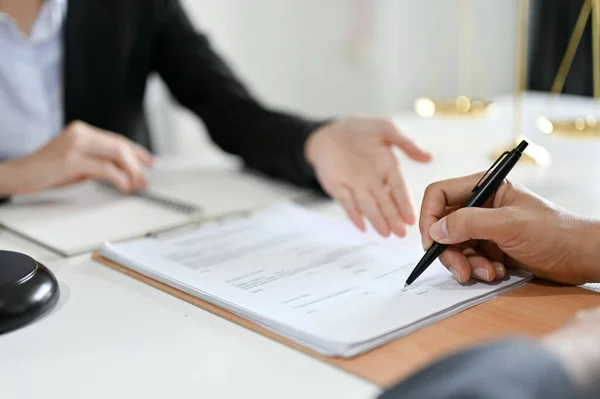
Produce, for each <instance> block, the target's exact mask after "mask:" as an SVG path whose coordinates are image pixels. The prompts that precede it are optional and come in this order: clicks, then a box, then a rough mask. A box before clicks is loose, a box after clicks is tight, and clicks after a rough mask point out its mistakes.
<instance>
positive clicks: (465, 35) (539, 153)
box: [415, 0, 551, 165]
mask: <svg viewBox="0 0 600 399" xmlns="http://www.w3.org/2000/svg"><path fill="white" fill-rule="evenodd" d="M468 3H469V1H468V0H459V4H460V6H461V7H460V9H461V16H460V17H461V20H462V21H463V23H461V28H462V34H461V42H462V43H461V49H462V53H463V57H461V63H460V65H459V70H460V72H461V87H460V90H461V91H463V90H464V88H463V87H462V86H464V82H465V81H466V80H469V79H472V78H473V74H472V73H471V72H470V71H469V69H468V65H470V64H471V65H472V64H473V62H472V58H473V56H472V54H469V56H466V54H467V52H468V51H470V47H471V46H470V43H469V41H470V38H471V37H473V33H472V32H473V28H472V26H473V22H472V21H473V19H472V16H471V13H470V5H469V4H468ZM528 25H529V0H519V33H518V39H517V40H518V43H517V45H518V56H517V79H516V80H517V84H516V90H515V109H514V112H515V114H514V139H513V142H511V143H510V144H509V145H507V146H506V148H502V149H498V150H496V151H493V153H492V154H491V155H492V157H493V158H494V159H497V158H498V157H499V156H500V154H502V153H503V152H505V151H510V150H512V149H513V148H514V146H515V145H516V144H518V143H519V142H520V141H521V140H523V139H526V137H525V136H524V135H523V133H522V132H521V129H522V119H523V96H524V92H525V89H526V70H527V40H528V34H527V32H528ZM479 72H480V70H479ZM480 78H481V76H480ZM480 80H481V79H480ZM463 93H464V91H463ZM415 111H416V113H417V114H418V115H419V116H422V117H425V118H431V117H433V116H441V117H445V118H473V119H475V118H481V117H486V116H489V115H490V114H493V113H494V104H492V103H491V102H490V101H487V100H484V99H477V98H471V97H468V96H465V95H460V96H457V97H456V98H451V99H446V100H432V99H430V98H427V97H420V98H419V99H417V100H416V102H415ZM527 141H528V142H529V146H528V147H527V150H526V152H525V153H524V154H523V157H522V161H526V162H527V161H528V162H530V163H536V164H538V165H548V164H549V163H550V159H551V158H550V154H549V153H548V151H547V150H546V149H545V148H544V147H542V146H540V145H538V144H535V143H533V142H532V141H531V140H530V139H527Z"/></svg>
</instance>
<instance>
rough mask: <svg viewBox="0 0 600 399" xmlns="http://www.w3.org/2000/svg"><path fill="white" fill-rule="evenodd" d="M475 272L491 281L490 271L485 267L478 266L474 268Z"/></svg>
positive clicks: (476, 275)
mask: <svg viewBox="0 0 600 399" xmlns="http://www.w3.org/2000/svg"><path fill="white" fill-rule="evenodd" d="M473 274H474V275H475V277H477V278H478V279H480V280H484V281H490V272H489V270H488V269H487V268H485V267H477V268H475V269H473Z"/></svg>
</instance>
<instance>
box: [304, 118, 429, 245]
mask: <svg viewBox="0 0 600 399" xmlns="http://www.w3.org/2000/svg"><path fill="white" fill-rule="evenodd" d="M394 147H398V148H400V149H401V150H402V151H404V153H406V155H408V156H409V157H410V158H412V159H414V160H416V161H419V162H428V161H430V160H431V155H430V154H429V153H427V152H426V151H424V150H422V149H421V148H419V147H418V146H417V145H416V144H415V143H414V142H413V141H412V140H410V139H409V138H407V137H405V136H403V135H402V133H401V132H400V130H398V128H397V127H396V125H395V124H394V123H393V122H392V121H391V120H388V119H375V118H351V119H345V120H342V121H340V122H335V123H331V124H329V125H326V126H324V127H322V128H321V129H319V130H317V131H316V132H315V133H314V134H313V135H312V136H311V137H310V138H309V139H308V141H307V143H306V158H307V159H308V161H309V163H310V164H311V165H312V167H313V168H314V169H315V172H316V174H317V178H318V179H319V182H320V183H321V186H322V187H323V189H324V190H325V192H327V194H329V195H330V196H332V197H333V198H335V199H337V200H338V201H339V202H340V204H341V205H342V206H343V207H344V209H345V210H346V212H347V213H348V216H349V217H350V219H351V220H352V221H353V222H354V224H355V225H356V226H357V227H358V228H359V229H361V230H363V231H364V230H365V222H364V219H363V215H365V216H366V217H367V218H368V219H369V221H370V222H371V224H372V225H373V227H374V228H375V229H376V230H377V232H378V233H379V234H381V235H383V236H386V237H387V236H389V235H390V233H391V232H393V233H394V234H396V235H397V236H400V237H403V236H405V235H406V225H407V224H408V225H411V224H414V223H415V221H416V216H415V211H414V205H413V202H412V199H411V195H410V192H409V188H408V186H407V184H406V181H405V180H404V177H403V176H402V173H401V171H400V165H399V163H398V159H397V158H396V156H395V154H394V152H393V148H394Z"/></svg>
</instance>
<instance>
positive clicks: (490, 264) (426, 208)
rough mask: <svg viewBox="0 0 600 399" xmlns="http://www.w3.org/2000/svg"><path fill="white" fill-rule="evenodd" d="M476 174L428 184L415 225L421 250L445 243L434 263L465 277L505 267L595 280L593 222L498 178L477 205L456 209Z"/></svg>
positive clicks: (598, 233) (599, 273) (598, 271)
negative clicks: (489, 193)
mask: <svg viewBox="0 0 600 399" xmlns="http://www.w3.org/2000/svg"><path fill="white" fill-rule="evenodd" d="M481 176H482V174H481V173H480V174H476V175H471V176H467V177H461V178H456V179H450V180H446V181H441V182H437V183H433V184H431V185H430V186H429V187H428V188H427V190H426V191H425V196H424V199H423V204H422V208H421V215H420V220H419V229H420V231H421V236H422V240H423V247H424V249H427V248H429V247H430V246H431V245H432V244H433V242H434V241H437V242H439V243H441V244H448V245H450V247H449V248H448V249H447V250H446V251H444V253H442V255H441V256H440V261H441V262H442V264H444V266H446V267H447V268H448V269H449V270H450V271H451V272H452V274H453V275H454V276H455V278H456V279H457V280H458V281H459V282H461V283H464V282H466V281H468V280H469V279H470V278H471V277H473V278H476V279H479V280H484V281H493V280H495V279H501V278H503V277H504V275H505V273H506V267H512V266H514V267H521V268H524V269H527V270H529V271H531V272H532V273H533V274H534V275H535V276H537V277H540V278H544V279H548V280H553V281H557V282H562V283H567V284H582V283H585V282H591V281H599V280H600V267H599V266H597V264H596V261H595V259H596V255H595V254H596V248H597V247H598V245H600V223H599V222H598V221H594V220H590V219H586V218H583V217H581V216H579V215H576V214H574V213H572V212H569V211H567V210H565V209H562V208H560V207H558V206H557V205H554V204H552V203H550V202H549V201H546V200H544V199H543V198H541V197H539V196H537V195H535V194H534V193H532V192H530V191H528V190H527V189H525V188H523V187H521V186H518V185H515V184H512V183H511V182H509V181H505V182H503V183H502V185H501V186H500V188H499V189H498V191H497V192H496V193H495V195H494V196H492V198H491V199H490V200H489V201H488V203H487V204H486V205H485V206H484V207H482V208H462V207H461V206H462V205H463V204H464V203H466V201H467V200H468V199H469V197H470V196H471V195H472V192H471V190H472V189H473V187H474V186H475V185H476V183H477V182H478V181H479V179H480V177H481Z"/></svg>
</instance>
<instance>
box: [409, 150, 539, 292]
mask: <svg viewBox="0 0 600 399" xmlns="http://www.w3.org/2000/svg"><path fill="white" fill-rule="evenodd" d="M527 145H528V143H527V142H526V141H525V140H523V141H521V143H519V145H518V146H517V147H516V148H515V149H514V150H512V151H510V152H509V151H506V152H504V153H503V154H502V155H500V157H499V158H498V159H497V160H496V162H494V163H493V164H492V166H491V167H490V168H489V169H488V171H487V172H485V174H484V175H483V176H482V177H481V180H479V182H478V183H477V184H476V185H475V188H474V189H473V196H471V198H470V199H469V201H467V203H466V204H465V206H464V207H463V208H472V207H480V206H482V205H483V204H485V202H486V201H487V200H488V199H490V197H491V196H492V194H494V193H495V192H496V190H498V187H500V184H502V182H503V181H504V179H505V178H506V176H508V174H509V173H510V171H511V170H512V168H513V167H514V166H515V165H516V164H517V162H519V159H521V155H523V151H524V150H525V148H527ZM494 167H495V168H494ZM486 176H487V179H486ZM484 179H485V181H484ZM447 246H448V245H446V244H440V243H438V242H434V243H433V245H432V246H431V247H430V248H429V249H428V250H427V252H425V255H423V257H422V258H421V260H420V261H419V263H417V266H415V268H414V270H413V271H412V273H411V274H410V276H408V279H407V280H406V284H405V285H404V288H406V287H408V286H409V285H411V284H412V283H413V282H414V281H415V280H416V279H417V278H419V276H420V275H421V274H423V272H424V271H425V270H427V268H428V267H429V265H431V264H432V263H433V261H434V260H436V259H437V258H438V256H440V255H441V254H442V252H444V249H446V247H447Z"/></svg>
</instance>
